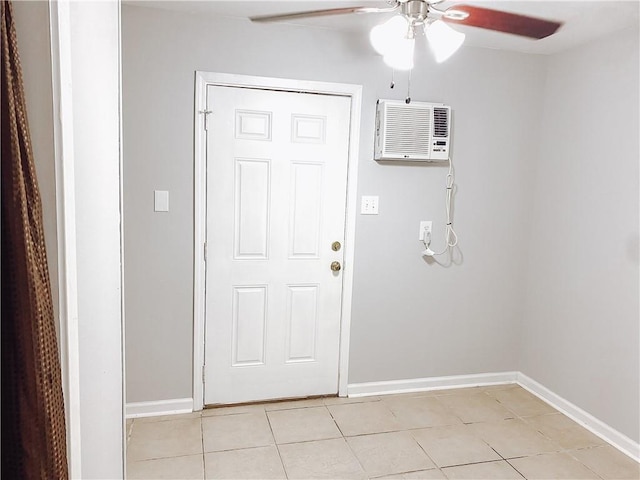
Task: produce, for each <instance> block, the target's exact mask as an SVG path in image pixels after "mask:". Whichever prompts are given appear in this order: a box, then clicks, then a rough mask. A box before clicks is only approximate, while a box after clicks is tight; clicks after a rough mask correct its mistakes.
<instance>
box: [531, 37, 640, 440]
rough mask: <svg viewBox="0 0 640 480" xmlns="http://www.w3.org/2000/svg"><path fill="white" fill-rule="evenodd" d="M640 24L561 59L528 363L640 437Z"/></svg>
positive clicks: (535, 225) (535, 245) (535, 256)
mask: <svg viewBox="0 0 640 480" xmlns="http://www.w3.org/2000/svg"><path fill="white" fill-rule="evenodd" d="M638 44H639V38H638V30H637V29H633V30H627V31H624V32H622V33H619V34H617V35H615V36H611V37H610V38H607V39H603V40H600V41H597V42H595V43H593V44H590V45H587V46H584V47H582V48H578V49H575V50H572V51H569V52H566V53H563V54H560V55H555V56H553V57H551V58H550V59H549V64H548V68H547V78H546V87H545V96H544V114H543V118H544V121H543V129H542V132H541V136H540V143H539V154H538V159H537V162H536V173H535V176H534V177H533V180H534V184H535V187H534V196H533V210H532V215H531V230H530V235H529V248H528V252H527V253H528V255H527V256H528V258H529V265H528V273H529V275H528V282H527V283H528V288H527V292H528V295H527V310H526V313H527V314H526V315H525V316H524V317H523V322H522V354H521V367H520V370H522V371H523V373H525V374H526V375H529V376H531V377H532V378H533V379H535V380H537V381H538V382H540V383H542V384H543V385H545V386H546V387H547V388H549V389H551V390H552V391H554V392H555V393H557V394H558V395H560V396H562V397H564V398H565V399H567V400H569V401H571V402H573V403H574V404H576V405H578V406H579V407H582V408H583V409H584V410H586V411H587V412H589V413H591V414H593V415H595V416H596V417H597V418H599V419H601V420H602V421H604V422H606V423H607V424H609V425H610V426H612V427H613V428H615V429H617V430H619V431H620V432H622V433H624V434H626V435H627V436H629V437H630V438H631V439H633V440H634V441H636V442H638V441H639V439H640V432H639V429H640V418H639V410H640V409H639V408H638V405H640V396H639V394H640V354H639V350H640V331H639V321H638V318H639V315H640V312H639V309H638V291H639V290H638V288H639V285H638V263H639V262H638V253H639V251H638V215H639V212H638V178H639V177H638V175H639V171H638V159H639V158H640V149H639V145H638V132H639V131H640V125H639V124H638V109H639V105H640V99H639V98H638V97H639V88H638V85H639V79H638V71H639V65H638V58H639V51H638Z"/></svg>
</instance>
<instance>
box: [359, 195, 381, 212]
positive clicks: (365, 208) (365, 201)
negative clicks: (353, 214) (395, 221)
mask: <svg viewBox="0 0 640 480" xmlns="http://www.w3.org/2000/svg"><path fill="white" fill-rule="evenodd" d="M360 213H361V214H362V215H378V197H377V195H376V196H373V195H363V196H362V206H361V208H360Z"/></svg>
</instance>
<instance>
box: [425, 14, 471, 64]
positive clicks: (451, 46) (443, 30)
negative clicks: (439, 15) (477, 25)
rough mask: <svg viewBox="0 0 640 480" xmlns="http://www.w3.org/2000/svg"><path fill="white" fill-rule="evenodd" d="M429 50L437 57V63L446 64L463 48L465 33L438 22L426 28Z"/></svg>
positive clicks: (440, 21)
mask: <svg viewBox="0 0 640 480" xmlns="http://www.w3.org/2000/svg"><path fill="white" fill-rule="evenodd" d="M426 35H427V40H428V41H429V48H430V49H431V51H432V52H433V54H434V56H435V57H436V62H438V63H441V62H444V61H445V60H446V59H447V58H449V57H450V56H451V55H453V54H454V53H456V51H457V50H458V49H459V48H460V47H461V46H462V43H463V42H464V37H465V35H464V33H461V32H457V31H455V30H454V29H453V28H451V27H449V26H448V25H447V24H446V23H444V22H443V21H442V20H436V21H435V22H433V23H431V24H430V25H428V26H427V27H426Z"/></svg>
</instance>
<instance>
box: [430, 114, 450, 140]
mask: <svg viewBox="0 0 640 480" xmlns="http://www.w3.org/2000/svg"><path fill="white" fill-rule="evenodd" d="M447 113H448V110H447V109H446V108H438V107H434V109H433V136H434V137H448V136H449V116H448V115H447Z"/></svg>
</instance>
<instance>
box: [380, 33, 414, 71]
mask: <svg viewBox="0 0 640 480" xmlns="http://www.w3.org/2000/svg"><path fill="white" fill-rule="evenodd" d="M415 44H416V40H415V38H401V39H399V40H398V39H396V40H395V41H394V42H392V43H391V44H390V47H391V48H389V49H388V50H387V52H386V53H385V54H384V57H383V60H384V63H386V64H387V65H388V66H390V67H391V68H393V69H394V70H411V69H412V68H413V52H414V49H415Z"/></svg>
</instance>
